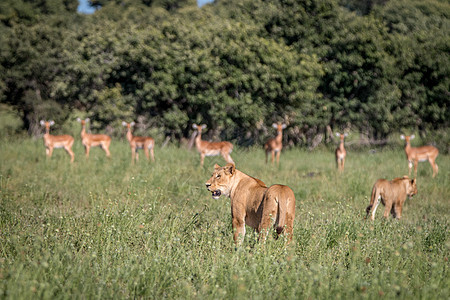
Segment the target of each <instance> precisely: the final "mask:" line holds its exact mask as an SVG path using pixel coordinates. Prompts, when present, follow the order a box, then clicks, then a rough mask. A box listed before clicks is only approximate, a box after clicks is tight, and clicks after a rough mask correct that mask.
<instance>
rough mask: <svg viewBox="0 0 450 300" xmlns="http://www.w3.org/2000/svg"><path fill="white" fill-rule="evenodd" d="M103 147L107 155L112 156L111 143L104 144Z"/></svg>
mask: <svg viewBox="0 0 450 300" xmlns="http://www.w3.org/2000/svg"><path fill="white" fill-rule="evenodd" d="M103 149H105V152H106V156H107V157H110V156H111V153H110V152H109V145H104V146H103Z"/></svg>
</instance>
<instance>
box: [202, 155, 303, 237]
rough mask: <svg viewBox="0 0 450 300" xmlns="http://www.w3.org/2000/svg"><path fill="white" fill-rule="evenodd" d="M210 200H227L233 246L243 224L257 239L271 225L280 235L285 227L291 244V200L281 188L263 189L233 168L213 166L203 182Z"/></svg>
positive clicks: (242, 231)
mask: <svg viewBox="0 0 450 300" xmlns="http://www.w3.org/2000/svg"><path fill="white" fill-rule="evenodd" d="M206 188H207V189H208V190H209V191H211V192H212V197H213V199H219V197H220V196H221V195H224V196H227V197H230V200H231V218H232V225H233V230H234V236H233V238H234V242H235V243H236V244H237V245H239V244H240V243H241V242H242V241H243V240H244V236H245V224H247V225H248V226H250V227H252V228H254V229H255V230H256V231H257V232H258V233H259V234H260V239H262V240H265V238H266V234H267V232H268V230H269V229H270V227H271V226H272V225H273V226H274V228H275V230H276V232H277V234H278V235H280V234H281V233H282V232H283V229H284V227H285V226H286V233H287V234H288V239H289V241H291V240H292V234H293V227H294V217H295V196H294V192H293V191H292V190H291V189H290V188H289V187H288V186H285V185H280V184H275V185H272V186H271V187H269V188H268V187H267V186H266V185H265V184H264V182H262V181H261V180H259V179H256V178H253V177H251V176H248V175H246V174H244V173H242V172H241V171H239V170H236V168H235V166H234V164H231V163H229V164H227V165H226V166H224V167H220V166H219V165H217V164H216V165H215V166H214V173H213V174H212V176H211V178H210V179H209V180H208V181H207V182H206Z"/></svg>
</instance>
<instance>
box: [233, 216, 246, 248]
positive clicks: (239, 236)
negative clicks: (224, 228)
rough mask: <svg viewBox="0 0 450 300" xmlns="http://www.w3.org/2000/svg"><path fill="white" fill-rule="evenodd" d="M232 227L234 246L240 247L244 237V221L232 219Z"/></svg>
mask: <svg viewBox="0 0 450 300" xmlns="http://www.w3.org/2000/svg"><path fill="white" fill-rule="evenodd" d="M232 225H233V231H234V235H233V239H234V242H235V243H236V245H240V244H242V241H243V240H244V236H245V221H244V219H243V218H242V219H240V218H233V220H232Z"/></svg>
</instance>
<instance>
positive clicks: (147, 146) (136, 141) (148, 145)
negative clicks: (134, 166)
mask: <svg viewBox="0 0 450 300" xmlns="http://www.w3.org/2000/svg"><path fill="white" fill-rule="evenodd" d="M122 125H123V126H125V127H127V140H128V142H129V143H130V148H131V162H134V161H135V159H136V161H138V160H139V153H138V149H144V153H145V156H146V157H147V160H149V155H148V150H150V155H151V156H152V161H155V154H154V152H153V148H154V146H155V140H154V139H153V138H151V137H147V136H133V134H132V133H131V127H133V126H134V125H135V123H134V122H131V123H127V122H122Z"/></svg>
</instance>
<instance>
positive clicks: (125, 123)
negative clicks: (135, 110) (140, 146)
mask: <svg viewBox="0 0 450 300" xmlns="http://www.w3.org/2000/svg"><path fill="white" fill-rule="evenodd" d="M135 124H136V123H134V122H131V123H127V122H125V121H122V126H125V127H126V128H127V129H128V130H130V129H131V127H133V126H134V125H135Z"/></svg>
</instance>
